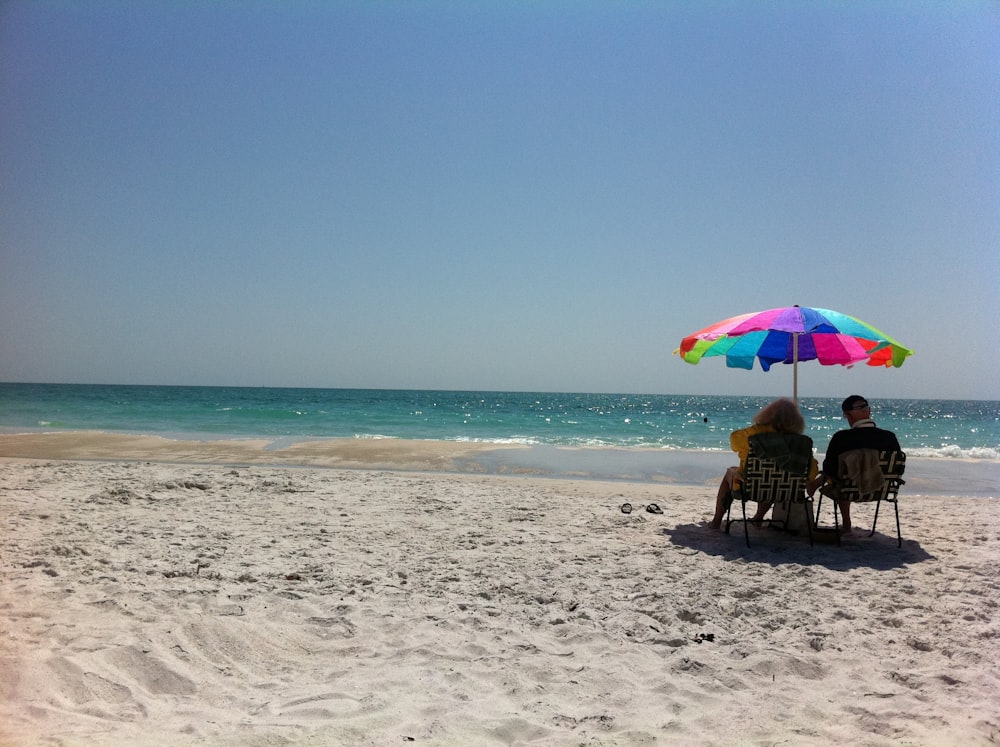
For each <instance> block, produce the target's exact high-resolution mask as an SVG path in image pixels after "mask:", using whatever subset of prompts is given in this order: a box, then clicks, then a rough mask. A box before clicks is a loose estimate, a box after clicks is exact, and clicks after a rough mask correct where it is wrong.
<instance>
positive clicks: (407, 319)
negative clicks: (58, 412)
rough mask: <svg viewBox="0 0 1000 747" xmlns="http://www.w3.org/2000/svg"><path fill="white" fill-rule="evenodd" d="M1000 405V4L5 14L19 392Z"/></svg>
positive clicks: (165, 8)
mask: <svg viewBox="0 0 1000 747" xmlns="http://www.w3.org/2000/svg"><path fill="white" fill-rule="evenodd" d="M796 303H797V304H800V305H803V306H819V307H824V308H831V309H836V310H838V311H842V312H844V313H847V314H851V315H853V316H857V317H859V318H861V319H864V320H865V321H868V322H870V323H871V324H873V325H875V326H876V327H879V328H880V329H882V330H884V331H885V332H887V333H889V334H890V335H892V336H894V337H896V338H897V339H898V340H899V341H900V342H902V343H903V344H905V345H908V346H909V347H911V348H913V349H914V350H915V351H916V352H915V354H914V355H913V356H912V357H911V358H909V359H908V360H907V362H906V364H905V365H904V366H903V367H902V368H900V369H891V370H885V369H870V368H868V367H865V366H858V367H855V368H853V369H850V370H848V369H843V368H840V367H831V368H824V367H821V366H819V365H818V364H816V363H806V364H803V365H801V366H800V368H799V394H800V396H843V395H846V394H849V393H851V392H855V391H858V392H861V393H864V394H867V395H868V396H872V397H878V396H881V397H887V396H903V397H942V398H983V399H1000V374H998V369H1000V352H998V351H1000V3H997V2H994V1H993V0H989V1H987V0H983V1H982V2H962V1H961V0H955V1H952V2H919V1H918V0H913V1H907V2H902V1H900V2H884V3H882V2H860V1H858V2H828V3H825V2H809V3H803V2H799V0H794V1H792V2H787V3H781V2H666V1H664V2H603V3H602V2H580V1H573V2H570V1H568V0H567V1H566V2H546V1H545V0H540V1H538V2H503V3H501V2H467V3H457V2H368V1H365V2H346V1H345V2H294V0H293V1H289V2H277V1H275V2H254V1H253V0H245V1H242V2H193V1H192V2H167V1H166V0H163V1H162V2H141V1H139V2H125V1H124V0H122V1H120V2H112V1H111V0H108V1H106V2H87V1H86V0H80V1H79V2H55V1H49V2H41V1H34V2H33V1H30V0H22V1H18V0H10V1H9V2H5V3H3V4H2V5H0V380H3V381H48V382H81V383H89V382H95V383H147V384H226V385H252V386H260V385H269V386H321V387H390V388H446V389H502V390H546V391H551V390H556V391H602V392H645V393H714V394H765V395H771V394H789V393H790V392H791V383H792V372H791V367H790V366H775V367H774V368H773V369H772V370H771V371H770V372H769V373H764V372H762V371H761V370H760V369H759V368H756V367H755V369H754V370H753V371H752V372H747V371H741V370H734V369H727V368H726V366H725V363H724V362H723V361H722V360H721V359H707V360H704V361H702V363H700V364H699V365H697V366H691V365H688V364H685V363H683V362H681V361H680V359H679V358H677V357H675V356H672V355H671V353H672V351H673V350H674V349H675V348H676V347H677V345H678V344H679V342H680V340H681V338H682V337H684V336H685V335H687V334H689V333H691V332H694V331H696V330H698V329H700V328H702V327H704V326H707V325H708V324H710V323H712V322H715V321H717V320H719V319H722V318H725V317H729V316H733V315H736V314H740V313H744V312H748V311H754V310H759V309H767V308H772V307H776V306H787V305H792V304H796Z"/></svg>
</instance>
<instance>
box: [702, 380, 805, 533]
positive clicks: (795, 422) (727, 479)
mask: <svg viewBox="0 0 1000 747" xmlns="http://www.w3.org/2000/svg"><path fill="white" fill-rule="evenodd" d="M752 423H753V425H751V426H750V427H749V428H742V429H740V430H738V431H733V432H732V434H731V435H730V436H729V445H730V447H731V448H732V450H733V451H735V452H736V453H737V454H739V455H740V466H739V467H730V468H729V469H727V470H726V474H725V476H724V477H723V478H722V484H721V485H719V492H718V495H716V497H715V516H714V517H713V518H712V521H711V523H710V524H709V526H710V527H712V528H713V529H719V528H721V527H722V517H723V516H725V515H726V510H727V509H728V508H729V503H730V502H731V501H732V499H733V486H734V484H735V482H736V481H737V480H739V479H741V478H742V475H743V468H744V467H745V466H746V461H747V454H749V452H750V437H751V436H754V435H756V434H758V433H797V434H799V435H801V434H802V433H803V431H805V429H806V422H805V420H803V418H802V413H800V412H799V408H798V405H796V404H795V403H794V402H793V401H792V400H790V399H787V398H782V399H776V400H774V402H771V403H770V404H769V405H767V406H765V407H764V409H762V410H761V411H760V412H758V413H757V414H756V415H754V416H753V421H752ZM818 469H819V466H818V465H817V464H816V460H815V459H812V460H811V465H810V467H809V479H810V480H811V479H813V478H814V477H815V476H816V473H817V471H818ZM770 508H771V504H770V503H758V504H757V512H756V513H755V514H754V516H753V518H752V519H750V521H751V522H753V523H755V524H759V523H760V522H762V521H763V520H764V514H766V513H767V512H768V511H769V510H770Z"/></svg>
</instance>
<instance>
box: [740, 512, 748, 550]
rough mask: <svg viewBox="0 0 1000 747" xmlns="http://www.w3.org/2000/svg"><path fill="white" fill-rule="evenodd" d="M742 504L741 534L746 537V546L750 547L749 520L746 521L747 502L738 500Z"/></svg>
mask: <svg viewBox="0 0 1000 747" xmlns="http://www.w3.org/2000/svg"><path fill="white" fill-rule="evenodd" d="M740 503H741V504H742V505H743V536H745V537H746V539H747V547H750V522H749V521H747V502H746V501H740Z"/></svg>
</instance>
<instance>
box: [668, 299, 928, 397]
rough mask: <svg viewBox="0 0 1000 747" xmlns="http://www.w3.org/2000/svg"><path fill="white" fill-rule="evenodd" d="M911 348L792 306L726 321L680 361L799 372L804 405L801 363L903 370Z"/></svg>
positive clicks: (686, 349) (693, 341)
mask: <svg viewBox="0 0 1000 747" xmlns="http://www.w3.org/2000/svg"><path fill="white" fill-rule="evenodd" d="M912 353H913V351H912V350H910V349H909V348H905V347H903V346H902V345H900V344H899V343H898V342H896V340H894V339H892V338H891V337H889V335H887V334H885V333H884V332H881V331H879V330H877V329H875V327H873V326H871V325H870V324H868V323H867V322H863V321H861V320H860V319H855V318H854V317H853V316H848V315H847V314H841V313H840V312H839V311H831V310H829V309H814V308H810V307H808V306H787V307H784V308H780V309H768V310H766V311H755V312H753V313H751V314H741V315H740V316H734V317H731V318H730V319H723V320H722V321H721V322H716V323H715V324H712V325H710V326H708V327H705V329H702V330H699V331H697V332H695V333H694V334H691V335H688V336H687V337H685V338H684V339H683V340H681V345H680V347H679V348H677V349H676V350H675V351H674V354H675V355H678V354H679V355H680V357H681V358H682V359H683V360H684V361H685V362H687V363H697V362H698V361H700V360H701V359H702V358H710V357H712V356H715V355H723V356H725V357H726V365H727V366H728V367H729V368H745V369H747V370H750V369H752V368H753V362H754V360H755V359H756V360H758V361H760V367H761V368H763V369H764V370H765V371H768V370H770V368H771V366H772V365H774V364H775V363H791V364H792V365H793V366H794V372H793V388H794V395H795V401H796V402H798V399H799V361H812V360H817V361H819V362H820V364H822V365H824V366H853V365H854V364H855V363H860V362H862V361H864V362H865V363H867V364H868V365H869V366H885V367H886V368H888V367H896V368H899V367H900V366H902V365H903V361H904V360H906V357H907V356H908V355H911V354H912Z"/></svg>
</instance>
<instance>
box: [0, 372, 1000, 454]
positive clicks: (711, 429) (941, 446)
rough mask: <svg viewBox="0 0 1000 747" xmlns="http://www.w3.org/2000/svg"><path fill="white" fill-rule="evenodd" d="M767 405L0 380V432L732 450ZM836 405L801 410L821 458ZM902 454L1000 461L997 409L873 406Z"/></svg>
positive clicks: (989, 405) (750, 400) (760, 401)
mask: <svg viewBox="0 0 1000 747" xmlns="http://www.w3.org/2000/svg"><path fill="white" fill-rule="evenodd" d="M768 401H769V398H766V397H730V396H689V395H664V394H656V395H638V394H566V393H563V394H560V393H530V392H458V391H408V390H366V389H279V388H256V389H255V388H239V387H168V386H100V385H69V384H0V429H2V430H4V431H6V432H19V431H60V430H85V429H86V430H102V431H125V432H132V433H147V434H156V435H166V436H185V437H189V438H190V437H195V438H217V437H224V436H236V437H246V438H249V437H270V438H274V439H282V440H284V441H287V440H288V439H292V440H294V439H295V438H345V437H346V438H406V439H433V440H448V441H475V442H484V443H496V444H528V445H546V446H600V447H623V448H629V449H640V448H643V447H645V448H654V449H659V450H696V451H719V452H729V434H730V432H731V431H733V430H735V429H737V428H742V427H744V426H746V425H747V424H748V423H749V422H750V419H751V418H752V417H753V415H754V413H756V412H757V410H759V409H760V408H761V407H762V406H763V405H764V404H766V403H767V402H768ZM839 404H840V398H837V399H804V400H802V401H801V402H800V407H801V409H802V411H803V415H804V416H805V418H806V423H807V433H808V435H810V436H811V437H812V438H813V440H814V442H815V443H816V446H817V448H818V449H819V450H820V451H822V450H823V449H824V448H825V445H826V443H827V442H828V440H829V438H830V436H831V435H832V434H833V433H834V432H835V431H837V430H839V429H841V428H842V427H844V420H843V418H842V417H841V416H840V408H839ZM872 406H873V417H874V418H875V420H876V421H877V422H878V424H879V425H880V426H882V427H885V428H889V429H890V430H893V431H895V432H896V434H897V435H898V436H899V440H900V442H901V443H902V444H903V447H904V448H905V450H906V451H907V453H908V454H909V455H910V456H918V457H930V458H956V457H961V458H966V459H974V460H985V461H1000V402H994V401H986V402H983V401H964V400H906V399H890V400H872Z"/></svg>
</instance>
